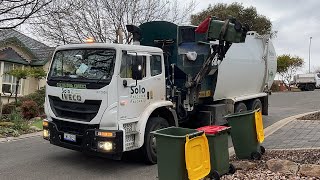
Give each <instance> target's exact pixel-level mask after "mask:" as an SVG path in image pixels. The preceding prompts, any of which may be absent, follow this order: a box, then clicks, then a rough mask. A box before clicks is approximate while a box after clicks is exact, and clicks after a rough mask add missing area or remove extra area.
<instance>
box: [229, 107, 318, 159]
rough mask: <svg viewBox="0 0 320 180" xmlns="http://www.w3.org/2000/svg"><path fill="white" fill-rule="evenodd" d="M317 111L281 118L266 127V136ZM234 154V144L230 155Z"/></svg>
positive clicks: (230, 149)
mask: <svg viewBox="0 0 320 180" xmlns="http://www.w3.org/2000/svg"><path fill="white" fill-rule="evenodd" d="M316 112H319V111H312V112H307V113H303V114H297V115H294V116H290V117H287V118H284V119H281V120H279V121H277V122H275V123H273V124H272V125H270V126H268V127H266V128H265V129H264V137H265V138H266V137H268V136H270V135H271V134H273V133H274V132H276V131H278V130H279V129H280V128H282V127H283V126H285V125H286V124H288V123H290V122H291V121H293V120H296V119H298V118H300V117H302V116H305V115H308V114H313V113H316ZM233 155H235V152H234V148H233V146H232V147H230V148H229V156H233Z"/></svg>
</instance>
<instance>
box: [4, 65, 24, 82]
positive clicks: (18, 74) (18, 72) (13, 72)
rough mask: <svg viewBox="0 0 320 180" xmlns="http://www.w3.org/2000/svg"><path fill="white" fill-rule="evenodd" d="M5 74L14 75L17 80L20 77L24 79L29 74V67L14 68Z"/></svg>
mask: <svg viewBox="0 0 320 180" xmlns="http://www.w3.org/2000/svg"><path fill="white" fill-rule="evenodd" d="M5 74H8V75H11V76H13V77H16V78H17V79H18V80H20V79H25V78H27V77H28V76H29V75H30V69H28V68H25V69H22V68H15V69H12V70H10V71H8V72H6V73H5Z"/></svg>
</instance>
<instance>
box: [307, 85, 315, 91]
mask: <svg viewBox="0 0 320 180" xmlns="http://www.w3.org/2000/svg"><path fill="white" fill-rule="evenodd" d="M306 89H307V91H314V90H315V89H316V86H315V85H314V84H307V85H306Z"/></svg>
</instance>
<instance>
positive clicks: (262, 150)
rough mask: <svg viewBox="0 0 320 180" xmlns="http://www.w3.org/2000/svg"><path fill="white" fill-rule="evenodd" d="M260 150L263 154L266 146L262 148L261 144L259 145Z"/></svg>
mask: <svg viewBox="0 0 320 180" xmlns="http://www.w3.org/2000/svg"><path fill="white" fill-rule="evenodd" d="M260 151H261V154H262V155H263V154H264V153H265V152H266V148H264V147H263V146H260Z"/></svg>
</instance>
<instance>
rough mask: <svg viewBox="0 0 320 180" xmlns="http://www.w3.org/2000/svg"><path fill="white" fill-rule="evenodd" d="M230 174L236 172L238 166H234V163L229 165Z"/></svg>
mask: <svg viewBox="0 0 320 180" xmlns="http://www.w3.org/2000/svg"><path fill="white" fill-rule="evenodd" d="M228 173H229V174H234V173H236V168H235V167H234V165H233V164H230V166H229V172H228Z"/></svg>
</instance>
